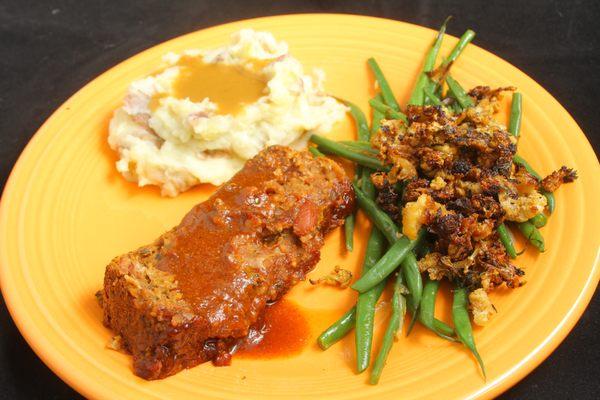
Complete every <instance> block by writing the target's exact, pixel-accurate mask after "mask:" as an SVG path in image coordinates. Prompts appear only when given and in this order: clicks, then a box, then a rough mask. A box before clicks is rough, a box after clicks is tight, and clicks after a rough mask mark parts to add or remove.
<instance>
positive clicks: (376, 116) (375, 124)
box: [371, 93, 385, 137]
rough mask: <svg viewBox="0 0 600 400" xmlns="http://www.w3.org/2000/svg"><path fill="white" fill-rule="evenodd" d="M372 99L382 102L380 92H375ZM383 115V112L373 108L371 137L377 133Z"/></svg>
mask: <svg viewBox="0 0 600 400" xmlns="http://www.w3.org/2000/svg"><path fill="white" fill-rule="evenodd" d="M373 100H375V101H378V102H380V103H381V102H382V101H383V98H382V97H381V93H377V94H376V95H375V97H374V98H373ZM384 117H385V113H382V112H381V111H379V110H377V109H375V108H373V120H372V121H371V137H372V136H373V135H375V134H376V133H377V131H378V130H379V127H380V126H381V120H382V119H383V118H384Z"/></svg>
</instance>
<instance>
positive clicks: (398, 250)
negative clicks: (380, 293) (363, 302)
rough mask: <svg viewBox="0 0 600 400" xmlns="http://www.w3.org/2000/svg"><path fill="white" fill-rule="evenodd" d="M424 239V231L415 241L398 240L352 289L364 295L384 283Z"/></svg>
mask: <svg viewBox="0 0 600 400" xmlns="http://www.w3.org/2000/svg"><path fill="white" fill-rule="evenodd" d="M422 239H423V231H421V232H419V236H417V238H416V239H415V240H410V239H409V238H407V237H406V236H403V237H401V238H400V239H398V240H397V241H396V242H395V243H394V244H392V246H391V247H390V248H389V250H388V251H387V252H386V253H385V254H384V255H383V257H381V259H380V260H379V261H377V264H375V265H374V266H373V268H371V269H370V270H369V271H368V272H367V273H366V274H364V275H363V276H361V278H360V279H359V280H357V281H356V282H354V284H353V285H352V289H354V290H356V291H357V292H360V293H364V292H366V291H367V290H369V289H371V288H372V287H373V286H375V285H377V284H378V283H379V282H381V281H383V280H384V279H385V278H387V276H388V275H389V274H391V273H392V272H393V271H394V270H395V269H396V268H398V266H399V265H400V264H401V263H402V261H403V260H404V258H405V257H406V255H407V254H408V253H409V252H410V251H412V249H413V248H414V247H415V246H416V245H417V244H418V243H419V242H420V241H421V240H422Z"/></svg>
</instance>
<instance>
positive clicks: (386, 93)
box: [367, 57, 400, 111]
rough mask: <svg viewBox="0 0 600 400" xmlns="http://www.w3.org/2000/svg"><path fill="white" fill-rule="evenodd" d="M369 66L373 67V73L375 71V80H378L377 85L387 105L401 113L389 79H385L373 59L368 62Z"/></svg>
mask: <svg viewBox="0 0 600 400" xmlns="http://www.w3.org/2000/svg"><path fill="white" fill-rule="evenodd" d="M367 64H369V67H371V71H373V75H375V79H376V80H377V83H379V89H380V90H381V96H382V97H383V100H384V101H385V104H387V105H388V106H390V107H391V108H392V109H394V110H396V111H400V106H399V105H398V102H397V101H396V98H395V97H394V93H393V92H392V89H391V88H390V84H389V83H388V81H387V79H385V76H384V75H383V72H382V71H381V68H379V65H378V64H377V61H375V59H374V58H372V57H371V58H369V59H368V60H367Z"/></svg>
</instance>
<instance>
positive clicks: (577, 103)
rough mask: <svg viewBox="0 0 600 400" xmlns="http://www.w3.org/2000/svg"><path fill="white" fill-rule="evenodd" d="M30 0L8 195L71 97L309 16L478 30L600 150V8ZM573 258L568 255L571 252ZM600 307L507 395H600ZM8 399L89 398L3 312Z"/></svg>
mask: <svg viewBox="0 0 600 400" xmlns="http://www.w3.org/2000/svg"><path fill="white" fill-rule="evenodd" d="M440 3H441V2H439V1H432V0H425V1H419V2H416V1H414V2H411V1H399V0H396V1H393V0H388V1H331V0H313V1H301V0H296V1H294V0H281V1H273V0H270V1H254V0H246V1H234V0H220V1H218V2H215V1H191V0H185V1H183V0H179V1H166V0H164V1H160V0H147V1H83V0H79V1H60V0H48V1H43V2H40V1H35V0H33V1H31V0H28V1H23V0H21V1H19V0H4V1H2V2H0V31H1V34H0V73H1V74H0V76H1V78H0V110H1V118H0V171H1V174H0V179H1V180H0V187H2V188H3V187H4V184H5V182H6V179H7V177H8V174H9V173H10V170H11V169H12V166H13V164H14V163H15V161H16V159H17V157H18V156H19V154H20V153H21V151H22V149H23V148H24V147H25V145H26V144H27V142H28V141H29V139H30V137H31V136H32V135H33V133H35V131H36V130H37V128H38V127H39V126H40V125H41V124H42V123H43V122H44V120H45V119H46V118H47V117H48V116H49V115H50V114H51V113H52V112H53V111H54V110H55V109H56V108H57V107H58V106H60V105H61V104H62V103H63V102H64V101H65V100H66V99H67V98H68V97H69V96H70V95H71V94H73V93H74V92H76V91H77V90H78V89H79V88H81V87H82V86H83V85H84V84H85V83H87V82H88V81H90V80H91V79H93V78H94V77H96V76H97V75H98V74H100V73H102V72H104V71H105V70H106V69H107V68H109V67H111V66H113V65H115V64H117V63H118V62H120V61H122V60H125V59H126V58H128V57H130V56H132V55H134V54H136V53H138V52H139V51H141V50H143V49H145V48H148V47H150V46H152V45H154V44H157V43H160V42H163V41H165V40H167V39H170V38H173V37H176V36H179V35H181V34H184V33H188V32H191V31H195V30H198V29H202V28H205V27H209V26H213V25H217V24H221V23H224V22H230V21H234V20H239V19H245V18H252V17H258V16H265V15H275V14H288V13H300V12H340V13H352V14H367V15H373V16H378V17H386V18H391V19H398V20H402V21H408V22H412V23H415V24H419V25H424V26H428V27H431V28H434V29H435V28H437V27H438V25H439V24H440V22H441V21H442V20H443V19H444V18H445V17H446V16H447V15H454V16H455V18H456V19H455V21H454V22H453V23H452V24H451V26H450V28H449V30H448V31H449V33H451V34H453V35H456V36H458V35H460V34H461V33H462V31H463V30H464V29H465V28H466V27H470V28H473V29H474V30H475V31H476V32H477V33H478V36H477V38H476V43H477V45H479V46H481V47H483V48H485V49H487V50H489V51H491V52H493V53H495V54H497V55H499V56H500V57H502V58H504V59H505V60H507V61H509V62H510V63H512V64H513V65H515V66H517V67H518V68H520V69H521V70H523V71H524V72H525V73H527V74H528V75H530V76H531V77H533V78H534V79H535V80H536V81H537V82H539V83H540V84H541V85H542V86H543V87H545V88H546V89H547V90H548V91H549V92H550V93H552V95H554V96H555V97H556V98H557V99H558V101H559V102H560V103H561V104H562V105H563V106H564V107H565V108H566V109H567V110H568V111H569V112H570V113H571V115H573V117H574V118H575V120H576V121H577V122H578V123H579V125H580V126H581V128H582V129H583V131H584V132H585V133H586V135H587V137H588V139H589V140H590V142H591V143H592V145H593V146H594V149H595V150H596V153H598V151H599V149H600V133H599V132H598V128H597V127H598V126H600V112H598V107H600V101H599V100H600V75H599V74H598V72H599V70H600V68H599V65H600V29H599V28H598V26H597V21H598V20H599V19H600V2H598V1H597V0H580V1H555V0H553V1H545V0H535V1H518V0H516V1H513V0H511V1H503V2H482V1H457V0H455V1H445V2H444V4H440ZM565 250H567V251H568V249H565ZM599 316H600V299H599V298H598V296H595V297H594V299H593V300H592V302H591V304H590V306H589V307H588V309H587V310H586V312H585V314H584V315H583V317H582V318H581V320H580V321H579V322H578V324H577V326H576V327H575V328H574V330H573V331H572V332H571V333H570V335H569V336H568V337H567V338H566V339H565V341H564V342H563V343H562V344H561V345H560V346H559V347H558V349H557V350H556V351H555V352H554V353H553V354H552V355H551V356H550V357H549V358H548V359H547V360H546V361H545V362H544V363H543V364H542V365H541V366H540V367H538V368H537V369H536V370H534V371H533V372H532V373H531V374H530V375H529V376H528V377H526V378H525V379H524V380H523V381H521V382H520V383H518V384H517V385H516V386H515V387H513V388H512V389H510V390H509V391H508V392H506V393H505V394H504V395H503V396H502V398H504V399H523V398H527V399H529V398H544V399H550V398H568V399H570V398H573V399H579V400H583V399H597V398H600V373H599V372H598V371H599V370H600V357H599V355H600V339H599V337H600V335H599V334H598V332H600V319H599V318H598V317H599ZM0 329H1V332H2V335H1V337H0V398H3V399H4V398H6V399H9V398H10V399H70V398H79V396H78V395H77V393H75V392H74V391H73V390H72V389H70V388H69V387H68V386H66V385H65V384H64V383H62V381H61V380H60V379H58V377H56V376H55V375H54V374H53V373H52V372H51V371H50V370H49V369H48V368H47V367H46V366H45V365H44V364H43V363H42V362H41V361H40V360H39V359H38V358H37V357H36V355H35V354H34V353H33V352H32V350H31V349H30V348H29V347H28V346H27V344H26V342H25V340H24V339H23V338H22V337H21V335H20V334H19V332H18V330H17V329H16V327H15V325H14V324H13V322H12V320H11V318H10V316H9V314H8V312H7V311H6V307H5V305H4V302H1V305H0Z"/></svg>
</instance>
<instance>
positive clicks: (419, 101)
mask: <svg viewBox="0 0 600 400" xmlns="http://www.w3.org/2000/svg"><path fill="white" fill-rule="evenodd" d="M449 18H450V17H448V18H446V20H445V21H444V23H443V24H442V26H441V28H440V30H439V32H438V34H437V36H436V38H435V40H434V41H433V44H432V46H431V48H430V49H429V51H428V52H427V55H426V56H425V61H424V63H423V69H422V71H421V72H420V73H419V77H418V78H417V83H416V84H415V87H414V89H413V91H412V94H411V95H410V99H409V100H408V104H412V105H416V106H422V105H423V102H424V101H425V93H424V92H423V88H424V87H425V86H426V85H427V84H428V82H430V81H429V77H428V76H427V72H430V71H431V70H432V69H433V67H434V66H435V60H436V59H437V55H438V53H439V52H440V47H441V46H442V41H443V40H444V33H445V32H446V24H447V23H448V20H449Z"/></svg>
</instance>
